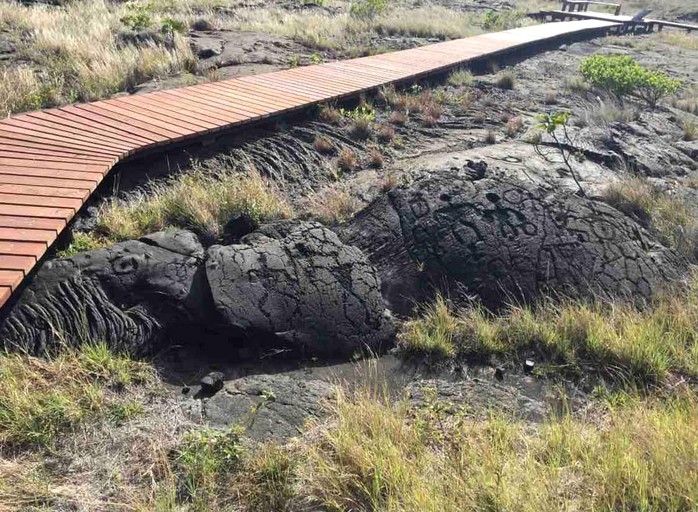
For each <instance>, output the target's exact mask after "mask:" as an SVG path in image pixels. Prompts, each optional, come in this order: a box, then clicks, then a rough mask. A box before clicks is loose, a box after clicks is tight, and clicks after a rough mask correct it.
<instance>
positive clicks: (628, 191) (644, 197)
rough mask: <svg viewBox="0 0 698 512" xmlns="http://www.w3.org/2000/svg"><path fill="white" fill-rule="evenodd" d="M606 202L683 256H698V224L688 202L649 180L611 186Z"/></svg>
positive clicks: (638, 179)
mask: <svg viewBox="0 0 698 512" xmlns="http://www.w3.org/2000/svg"><path fill="white" fill-rule="evenodd" d="M603 197H604V200H605V201H606V202H607V203H608V204H610V205H611V206H613V207H614V208H616V209H617V210H619V211H622V212H623V213H625V214H626V215H628V216H630V217H632V218H634V219H635V220H637V221H638V222H639V223H640V224H642V225H643V226H645V227H647V228H649V229H650V230H652V231H653V232H654V233H656V234H657V236H658V237H659V239H660V241H661V242H662V243H664V244H665V245H668V246H669V247H673V248H675V249H676V250H677V251H679V252H680V253H681V254H683V255H685V256H687V257H689V258H691V259H695V258H696V256H697V255H698V221H697V220H696V215H695V211H694V209H693V207H692V206H690V205H689V204H688V203H686V201H684V200H681V199H680V198H677V197H674V196H670V195H668V194H667V193H665V192H662V191H661V190H659V189H657V188H656V187H654V186H653V185H652V184H651V183H649V182H648V181H647V180H644V179H641V178H630V179H625V180H621V181H618V182H615V183H612V184H611V185H609V186H608V187H607V188H606V189H605V191H604V193H603Z"/></svg>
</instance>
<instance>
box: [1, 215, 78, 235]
mask: <svg viewBox="0 0 698 512" xmlns="http://www.w3.org/2000/svg"><path fill="white" fill-rule="evenodd" d="M65 225H66V224H65V221H63V220H60V219H43V218H40V217H18V216H12V215H0V227H4V228H19V229H27V230H39V231H42V230H46V231H52V232H54V233H55V234H56V235H58V233H60V231H61V230H62V229H63V228H64V227H65Z"/></svg>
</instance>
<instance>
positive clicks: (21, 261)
mask: <svg viewBox="0 0 698 512" xmlns="http://www.w3.org/2000/svg"><path fill="white" fill-rule="evenodd" d="M35 264H36V258H35V257H34V256H13V255H10V254H0V270H21V271H22V272H23V273H24V275H25V276H26V275H27V274H28V273H29V271H30V270H31V269H32V268H34V265H35Z"/></svg>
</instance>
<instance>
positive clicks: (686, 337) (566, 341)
mask: <svg viewBox="0 0 698 512" xmlns="http://www.w3.org/2000/svg"><path fill="white" fill-rule="evenodd" d="M676 291H677V293H676V294H668V293H667V294H665V295H662V296H661V297H659V298H658V299H657V300H656V301H655V302H653V303H651V304H650V305H648V307H647V308H646V310H644V311H640V310H638V309H636V308H635V307H633V306H632V305H629V304H624V303H620V302H619V303H604V302H601V301H593V302H589V303H579V302H563V303H554V302H552V301H544V302H541V303H540V304H537V305H534V306H526V307H511V308H509V309H508V310H506V311H503V312H500V313H499V314H497V315H491V314H489V313H487V312H486V311H485V310H484V309H483V308H481V307H479V306H478V305H477V304H474V305H473V306H472V307H469V308H466V309H463V310H458V311H456V310H454V309H453V308H451V307H450V306H449V304H448V302H447V301H446V300H444V299H443V298H441V297H438V298H437V300H436V301H435V302H434V304H432V305H429V306H426V307H425V309H424V310H423V312H422V313H423V314H422V315H420V316H419V317H417V318H415V319H413V320H410V321H409V322H407V323H406V324H405V326H404V329H403V331H402V333H401V335H400V346H401V347H402V350H404V351H405V352H406V353H408V354H423V355H427V356H429V357H431V358H432V359H433V360H439V359H443V358H452V357H455V356H458V357H462V358H466V359H473V360H488V359H489V358H490V357H491V356H497V357H500V358H504V359H510V360H521V359H522V358H525V354H535V356H534V357H535V359H536V360H537V361H540V362H542V363H543V364H542V366H541V369H540V371H541V372H545V373H549V374H551V375H562V376H567V377H581V376H583V375H588V374H596V375H598V376H602V377H604V378H607V379H610V380H612V381H615V382H617V383H619V384H639V385H648V384H650V385H651V384H657V383H661V382H663V381H664V379H666V378H667V376H668V375H669V374H670V373H672V372H678V373H682V374H687V375H690V376H692V377H694V378H695V377H698V302H697V301H696V299H698V277H696V276H694V277H693V278H692V279H691V281H690V283H689V284H688V285H687V287H686V288H685V289H683V288H681V289H678V290H676Z"/></svg>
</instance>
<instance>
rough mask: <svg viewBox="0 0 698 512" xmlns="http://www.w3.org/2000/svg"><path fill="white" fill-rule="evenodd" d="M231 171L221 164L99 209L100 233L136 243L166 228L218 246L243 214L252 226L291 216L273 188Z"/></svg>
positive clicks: (261, 179) (221, 161)
mask: <svg viewBox="0 0 698 512" xmlns="http://www.w3.org/2000/svg"><path fill="white" fill-rule="evenodd" d="M230 169H231V167H230V166H228V162H226V160H225V159H224V158H219V159H216V160H214V161H213V163H208V164H206V165H202V164H197V165H196V166H195V167H194V169H193V170H192V171H190V172H187V173H186V174H182V175H179V176H177V177H175V178H172V179H170V180H168V181H166V182H164V183H158V184H155V185H153V186H151V187H150V188H149V189H148V190H146V191H142V192H139V193H137V194H132V195H130V196H129V197H127V198H126V199H121V200H113V201H111V202H109V203H107V204H106V205H105V206H104V207H103V208H102V209H101V211H100V215H99V226H98V229H99V230H100V231H101V232H102V233H104V235H105V236H107V237H109V238H111V239H114V240H129V239H133V238H138V237H140V236H143V235H145V234H147V233H152V232H153V231H158V230H161V229H164V228H168V227H178V228H185V229H190V230H192V231H194V232H195V233H197V234H198V235H200V236H202V237H206V238H207V239H211V240H217V239H220V237H221V236H222V234H223V230H224V227H225V225H226V224H227V222H228V221H229V220H230V219H232V218H234V217H237V216H239V215H241V214H245V215H247V216H249V218H251V219H252V220H253V222H255V223H260V222H263V221H267V220H272V219H278V218H289V217H291V216H293V210H292V208H291V206H290V205H289V203H288V201H287V199H286V198H285V197H284V195H283V194H282V193H281V191H280V190H279V189H278V187H277V186H276V185H275V184H274V183H273V182H271V181H270V180H268V179H266V178H264V177H262V176H261V175H260V174H259V173H258V172H257V171H254V170H249V171H247V172H246V173H241V172H236V171H232V170H230Z"/></svg>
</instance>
